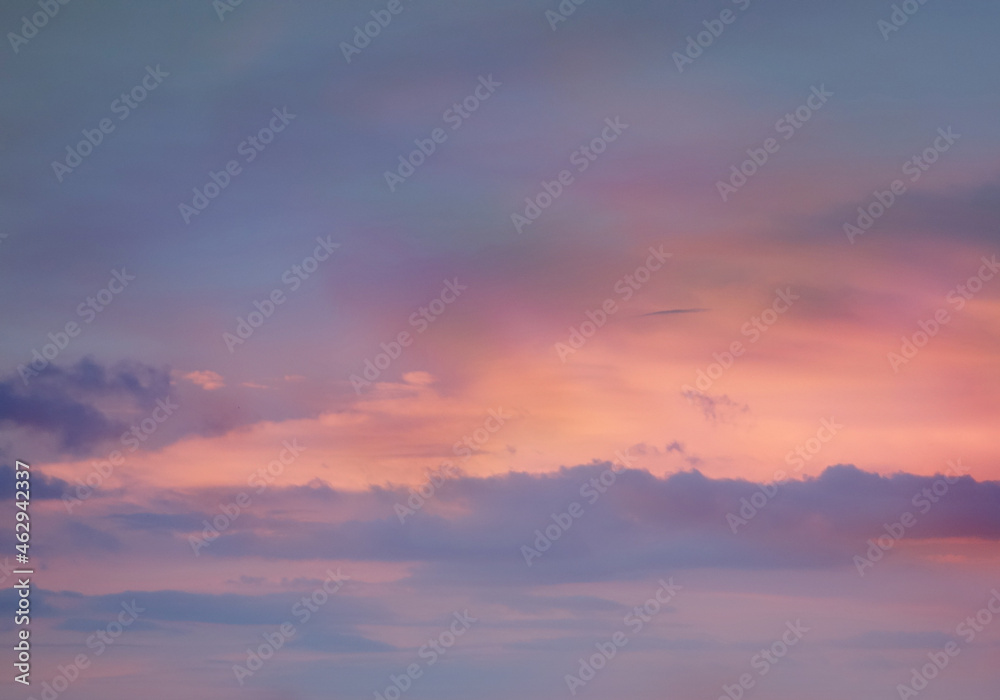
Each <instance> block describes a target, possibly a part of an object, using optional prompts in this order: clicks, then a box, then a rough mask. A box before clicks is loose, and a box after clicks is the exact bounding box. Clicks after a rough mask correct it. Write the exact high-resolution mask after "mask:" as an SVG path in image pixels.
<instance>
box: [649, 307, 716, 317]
mask: <svg viewBox="0 0 1000 700" xmlns="http://www.w3.org/2000/svg"><path fill="white" fill-rule="evenodd" d="M708 310H709V309H665V310H663V311H650V312H649V313H648V314H639V317H640V318H642V317H644V316H670V315H672V314H697V313H702V312H705V311H708Z"/></svg>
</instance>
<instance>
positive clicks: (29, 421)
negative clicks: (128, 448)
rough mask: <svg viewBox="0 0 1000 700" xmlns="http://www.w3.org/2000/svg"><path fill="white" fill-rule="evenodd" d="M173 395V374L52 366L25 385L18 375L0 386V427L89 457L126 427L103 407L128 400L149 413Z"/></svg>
mask: <svg viewBox="0 0 1000 700" xmlns="http://www.w3.org/2000/svg"><path fill="white" fill-rule="evenodd" d="M169 391H170V373H169V371H167V370H165V369H158V368H154V367H150V366H148V365H143V364H141V363H136V362H119V363H117V364H115V365H113V366H111V367H104V366H102V365H100V364H98V363H97V362H95V361H93V360H91V359H87V358H85V359H82V360H80V361H79V362H77V363H76V364H75V365H71V366H69V367H66V368H62V367H59V366H57V365H49V366H48V367H46V368H45V369H44V370H41V371H40V372H39V373H38V376H35V377H32V378H31V379H30V381H29V382H28V384H27V386H25V384H24V382H23V381H22V380H21V378H20V376H18V375H17V374H12V375H10V376H9V377H8V378H7V379H5V380H3V381H0V426H5V427H18V428H27V429H30V430H34V431H41V432H47V433H50V434H51V435H53V436H55V438H56V440H57V443H58V446H59V449H61V450H63V451H65V452H68V453H71V454H75V455H85V454H87V453H89V452H90V451H91V450H92V449H93V447H94V446H96V445H98V444H100V443H101V442H103V441H105V440H110V439H112V438H115V437H117V436H119V435H120V434H121V433H122V432H123V431H124V430H125V429H126V428H127V424H125V423H123V422H121V421H119V420H116V419H113V418H111V417H110V416H109V413H110V410H106V409H102V408H100V405H101V404H102V403H104V404H107V405H108V406H109V407H114V408H120V406H119V404H120V403H121V400H122V399H124V400H126V401H127V402H128V403H131V404H132V407H133V408H139V409H149V408H151V407H152V406H154V405H155V402H156V400H157V399H158V398H162V397H165V396H167V395H168V394H169Z"/></svg>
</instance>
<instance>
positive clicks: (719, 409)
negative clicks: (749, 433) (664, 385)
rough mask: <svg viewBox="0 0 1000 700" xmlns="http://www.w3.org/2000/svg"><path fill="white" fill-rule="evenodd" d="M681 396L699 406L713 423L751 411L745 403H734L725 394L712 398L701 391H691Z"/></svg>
mask: <svg viewBox="0 0 1000 700" xmlns="http://www.w3.org/2000/svg"><path fill="white" fill-rule="evenodd" d="M681 396H683V397H684V398H685V399H687V400H688V402H690V403H692V404H694V405H695V406H697V407H698V408H699V409H700V410H701V412H702V414H703V415H704V416H705V418H706V419H707V420H709V421H711V422H713V423H715V422H718V421H719V419H720V418H721V419H723V420H726V419H727V418H729V417H731V416H732V414H733V413H735V412H739V413H747V412H748V411H749V410H750V407H749V406H747V405H746V404H745V403H739V402H737V401H733V400H732V399H731V398H729V397H728V396H726V395H725V394H723V395H722V396H711V395H709V394H706V393H704V392H701V391H690V390H689V391H682V392H681Z"/></svg>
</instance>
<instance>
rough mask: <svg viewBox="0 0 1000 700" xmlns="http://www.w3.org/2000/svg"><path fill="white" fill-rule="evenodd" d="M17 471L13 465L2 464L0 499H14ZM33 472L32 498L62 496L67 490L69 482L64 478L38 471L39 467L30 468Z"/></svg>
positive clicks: (42, 498) (0, 468)
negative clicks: (15, 473)
mask: <svg viewBox="0 0 1000 700" xmlns="http://www.w3.org/2000/svg"><path fill="white" fill-rule="evenodd" d="M15 471H17V470H16V469H15V467H14V466H13V465H6V464H0V499H2V500H4V501H9V500H14V491H15V490H16V489H15V484H14V481H15V478H14V472H15ZM29 471H30V472H31V479H30V481H31V499H32V500H47V499H50V498H61V497H62V495H63V493H65V491H66V487H67V486H68V484H67V483H66V482H65V481H63V480H62V479H58V478H56V477H54V476H45V474H43V473H42V472H40V471H38V468H37V467H32V468H30V469H29Z"/></svg>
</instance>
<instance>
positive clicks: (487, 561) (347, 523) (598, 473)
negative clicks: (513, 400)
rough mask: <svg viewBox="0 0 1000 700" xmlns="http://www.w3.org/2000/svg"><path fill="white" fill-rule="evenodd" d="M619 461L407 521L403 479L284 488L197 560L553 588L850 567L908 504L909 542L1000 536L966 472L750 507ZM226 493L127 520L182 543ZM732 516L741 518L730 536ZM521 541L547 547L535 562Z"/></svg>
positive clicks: (845, 468)
mask: <svg viewBox="0 0 1000 700" xmlns="http://www.w3.org/2000/svg"><path fill="white" fill-rule="evenodd" d="M610 466H611V465H610V464H608V463H597V462H595V463H593V464H589V465H583V466H577V467H573V468H565V467H564V468H562V469H561V470H560V471H558V472H555V473H549V474H537V475H532V474H523V473H512V474H507V475H502V476H493V477H489V478H483V477H473V476H466V475H463V476H460V477H456V478H452V479H448V480H446V481H445V482H444V483H443V484H442V485H441V486H440V487H439V488H438V489H437V491H436V493H435V494H434V496H433V497H432V498H431V499H430V500H428V501H427V502H426V503H425V504H424V505H423V507H422V508H421V509H420V510H419V511H418V512H416V513H415V514H413V515H412V516H411V517H409V518H408V519H407V520H406V522H405V523H400V521H399V519H398V518H397V517H396V514H395V511H394V507H395V505H396V504H397V503H406V500H407V498H408V497H409V496H410V493H409V492H408V491H406V490H404V489H403V488H401V487H400V488H395V487H383V488H379V487H373V488H371V489H369V490H367V491H362V492H349V491H338V490H335V489H331V488H328V487H325V486H320V485H317V486H314V487H309V488H305V487H296V488H288V489H278V488H275V489H272V490H271V491H269V492H268V493H267V494H264V495H263V496H261V497H260V498H259V499H257V500H255V503H254V511H253V513H251V514H247V515H246V516H241V517H240V519H239V520H238V521H236V522H234V523H233V525H232V526H231V527H230V528H229V529H228V530H227V531H226V532H225V533H224V534H223V535H222V536H221V537H219V538H218V539H217V540H215V541H214V542H213V543H212V546H211V547H209V548H206V549H205V550H204V551H203V554H205V555H206V556H210V557H219V558H238V557H263V558H266V559H277V560H308V559H316V558H321V559H338V560H360V561H381V562H409V563H413V564H416V565H417V567H416V569H414V577H415V578H417V579H433V580H441V581H445V580H452V579H454V580H466V581H468V580H473V579H475V580H481V581H488V580H495V581H546V582H555V581H598V580H608V579H617V578H630V577H637V576H642V575H647V574H654V573H656V574H662V572H664V571H673V570H676V569H678V568H705V567H708V568H725V569H743V570H757V569H761V570H763V569H775V568H799V569H815V568H823V567H845V568H850V567H852V566H853V563H852V557H853V555H854V554H857V553H858V552H859V551H864V549H865V547H866V542H867V540H868V539H869V538H872V537H877V536H879V535H880V534H882V533H883V532H884V530H883V525H884V524H885V523H887V522H895V521H897V520H898V519H899V518H900V517H901V516H902V514H903V513H906V512H910V513H912V514H914V515H915V517H916V521H917V522H916V525H915V526H914V527H912V528H911V529H910V530H908V531H907V533H906V536H905V537H906V539H907V540H908V541H916V540H922V539H935V538H978V539H983V540H993V541H996V540H998V539H1000V483H998V482H991V481H985V482H977V481H975V480H973V479H972V478H971V477H968V476H963V477H957V478H953V481H954V482H953V483H951V484H946V482H944V481H943V480H942V478H940V477H929V476H917V475H912V474H903V473H901V474H895V475H893V476H880V475H878V474H873V473H868V472H864V471H862V470H860V469H857V468H856V467H853V466H849V465H840V466H834V467H829V468H827V469H826V470H825V471H824V472H823V473H822V474H821V475H820V476H818V477H810V478H806V479H804V480H802V481H789V482H785V483H783V484H780V485H768V487H767V488H768V489H769V490H770V491H771V492H772V493H773V496H772V497H771V498H770V499H769V500H768V502H767V503H766V505H765V506H764V507H762V508H758V509H757V510H759V512H756V513H754V514H750V515H748V514H747V512H745V511H744V512H742V513H741V508H744V509H745V503H746V502H747V501H749V499H750V498H751V497H753V495H754V494H755V493H759V492H760V491H761V489H762V486H763V485H762V484H757V483H754V482H750V481H744V480H733V479H712V478H709V477H706V476H705V475H703V474H701V473H700V472H698V471H684V472H678V473H675V474H673V475H670V476H667V477H662V478H661V477H657V476H654V475H653V474H650V473H649V472H646V471H643V470H638V469H627V470H624V471H622V472H621V473H620V474H618V475H616V476H615V479H614V482H613V483H612V484H611V485H610V486H604V487H603V488H604V491H605V493H603V494H600V492H599V491H596V490H595V487H594V485H595V484H599V483H600V481H599V480H600V479H601V477H602V475H604V478H605V480H607V479H608V476H607V474H608V472H607V470H608V469H609V468H610ZM595 480H598V481H595ZM943 485H947V489H946V491H945V494H944V495H943V496H942V495H940V490H941V488H942V487H943ZM928 489H930V490H931V493H932V494H937V495H934V498H936V499H937V501H936V502H934V501H933V500H932V499H931V500H928V499H927V498H926V497H925V495H926V493H927V490H928ZM934 489H938V491H937V492H935V491H934ZM594 494H599V495H598V496H597V497H595V496H594ZM216 495H217V494H215V492H211V494H208V493H206V495H205V496H204V498H200V497H197V496H196V500H199V501H200V502H202V503H203V504H204V505H203V507H204V512H203V514H202V515H201V516H191V517H190V518H185V519H184V520H177V521H172V520H170V518H169V517H166V516H165V515H161V516H158V517H153V516H138V515H136V514H132V515H129V516H128V518H129V522H130V523H131V522H133V521H136V519H137V518H142V520H139V521H137V522H143V521H145V522H146V523H148V524H149V525H154V524H155V525H156V526H158V527H160V529H171V528H172V530H173V536H174V537H175V538H176V540H178V541H182V540H183V541H186V538H187V537H188V536H189V535H190V534H195V532H196V530H195V526H194V525H192V523H194V522H195V521H200V520H201V519H202V518H208V517H209V516H210V514H211V512H212V508H213V507H214V506H215V504H216V503H217V501H218V499H217V498H216V497H215V496H216ZM755 500H756V498H755ZM924 501H927V502H928V503H929V504H930V505H929V506H926V505H925V504H924ZM574 502H576V503H578V504H580V507H581V508H582V511H583V515H582V516H581V517H579V518H578V519H574V520H573V522H572V525H571V527H570V528H568V529H566V530H565V531H564V532H561V533H560V535H559V538H558V540H557V541H555V542H553V543H552V544H551V546H549V547H545V546H544V543H543V544H536V540H538V539H539V534H538V533H539V532H540V531H544V530H546V528H549V527H550V526H552V525H553V523H554V518H553V515H554V514H555V516H556V517H557V518H558V517H561V516H560V514H562V513H565V512H567V510H568V509H569V507H570V504H572V503H574ZM178 507H181V503H178ZM187 507H188V508H189V507H190V506H189V505H188V506H187ZM730 514H733V515H736V516H741V517H743V518H745V519H747V522H746V524H745V525H743V526H741V527H739V528H737V532H736V533H734V532H733V530H732V529H731V525H730V521H729V520H727V516H728V515H730ZM185 515H187V514H186V513H185ZM522 546H530V547H532V548H538V549H539V550H541V549H543V548H544V549H545V550H546V551H545V552H544V553H543V555H542V556H541V557H540V558H538V559H537V560H536V561H535V562H533V564H532V567H531V568H530V569H529V568H528V567H527V566H525V563H524V559H523V553H522V549H521V548H522Z"/></svg>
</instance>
